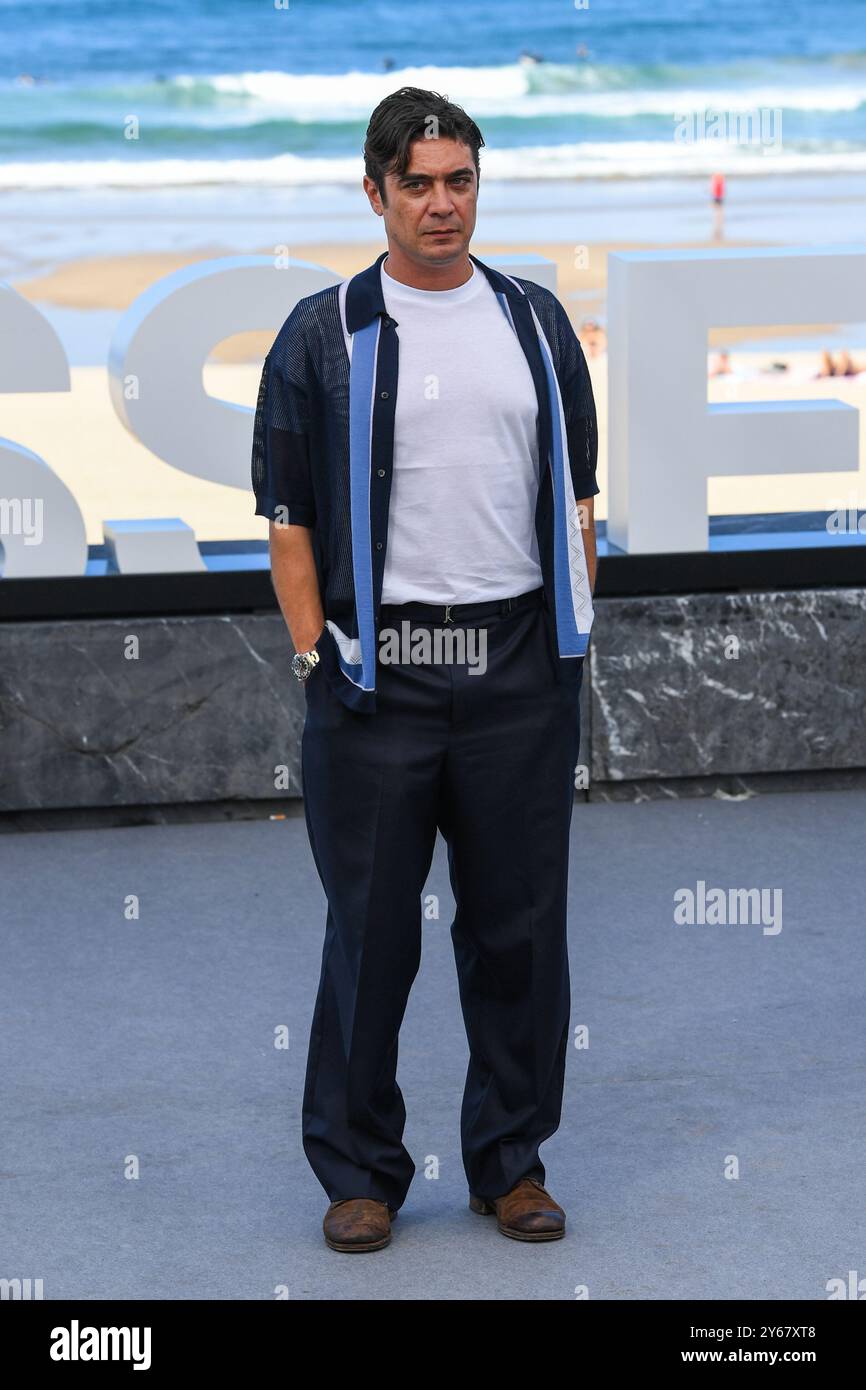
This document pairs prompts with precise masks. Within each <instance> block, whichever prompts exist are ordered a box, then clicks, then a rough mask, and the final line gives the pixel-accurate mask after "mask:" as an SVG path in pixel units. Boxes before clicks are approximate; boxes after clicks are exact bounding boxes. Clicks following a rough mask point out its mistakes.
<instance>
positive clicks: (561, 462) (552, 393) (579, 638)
mask: <svg viewBox="0 0 866 1390" xmlns="http://www.w3.org/2000/svg"><path fill="white" fill-rule="evenodd" d="M496 298H497V299H498V300H499V303H500V305H501V307H502V312H503V313H504V315H505V317H506V318H507V320H508V322H509V323H510V324H511V327H512V329H514V332H515V333H516V332H517V330H516V329H515V328H514V321H513V319H512V317H511V310H510V309H509V307H508V304H507V301H506V298H505V295H504V294H502V293H501V292H498V291H497V294H496ZM536 337H538V349H539V352H540V354H541V360H542V362H543V364H544V377H545V381H546V382H547V399H548V403H549V405H550V424H551V440H552V448H551V451H550V472H551V477H552V487H553V594H554V606H555V610H556V636H557V644H558V648H559V655H560V656H563V657H569V656H583V655H584V654H585V653H586V650H587V645H588V643H589V633H580V632H578V630H577V622H576V620H575V616H574V603H573V601H572V596H571V568H570V563H569V557H568V526H567V516H566V501H565V451H564V449H563V442H562V422H561V420H560V408H559V383H558V382H557V380H556V373H555V372H554V370H553V364H552V363H551V361H550V359H549V358H548V355H547V353H546V352H545V348H544V344H543V343H542V342H541V339H540V337H539V335H538V330H537V329H536Z"/></svg>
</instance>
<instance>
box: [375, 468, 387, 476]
mask: <svg viewBox="0 0 866 1390" xmlns="http://www.w3.org/2000/svg"><path fill="white" fill-rule="evenodd" d="M376 472H377V473H378V474H379V477H380V478H384V476H385V470H384V468H377V469H376Z"/></svg>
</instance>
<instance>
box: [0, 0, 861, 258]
mask: <svg viewBox="0 0 866 1390" xmlns="http://www.w3.org/2000/svg"><path fill="white" fill-rule="evenodd" d="M408 85H411V86H418V87H422V88H425V89H430V90H434V91H437V92H440V93H442V94H444V95H447V96H448V97H449V98H450V99H451V100H453V101H456V102H458V103H459V104H460V105H462V106H463V107H465V109H466V110H467V111H468V112H469V113H470V114H471V115H472V117H473V118H474V119H475V120H476V122H477V123H478V125H479V126H480V128H481V131H482V134H483V136H484V141H485V145H484V147H483V149H482V151H481V172H482V194H483V197H482V200H481V202H480V204H479V209H480V214H481V215H480V218H479V227H478V232H477V233H476V235H485V234H486V235H487V236H488V237H495V238H496V239H499V240H502V241H506V242H514V243H519V242H521V241H523V240H525V238H526V236H527V235H528V234H529V233H530V232H531V234H532V235H533V237H535V238H537V237H538V236H539V235H543V236H545V237H547V238H549V239H571V238H576V239H578V240H584V241H589V240H597V239H602V238H605V239H619V240H624V239H627V238H629V237H636V236H637V237H642V238H643V239H645V240H647V241H650V240H659V239H670V238H678V237H679V238H683V239H689V238H692V237H699V236H704V235H707V234H708V220H707V214H708V204H709V194H708V181H709V178H710V176H711V175H712V174H713V173H715V172H723V173H725V174H726V176H727V178H728V186H729V203H730V208H731V212H732V215H733V216H734V217H735V218H736V217H737V215H738V213H739V214H740V216H739V220H738V221H737V222H736V231H737V234H738V235H739V236H741V237H743V238H744V239H748V238H758V239H764V240H767V241H785V240H790V239H792V238H794V239H796V238H799V239H803V238H804V237H806V238H808V239H810V240H835V241H840V242H841V241H851V240H860V239H862V237H863V221H862V210H861V209H862V207H863V205H864V202H866V198H864V195H866V0H817V3H816V0H651V2H650V0H530V2H529V3H527V0H438V3H432V4H431V3H429V0H400V2H399V3H395V0H282V3H281V2H280V0H277V3H275V0H183V3H181V0H149V2H148V3H147V4H146V5H142V4H140V3H129V2H128V0H64V3H61V4H53V5H52V4H48V5H43V4H38V3H34V0H0V225H2V226H3V227H5V228H6V230H5V231H3V230H0V272H5V273H7V274H10V273H14V272H16V271H19V272H20V271H22V269H23V268H24V267H26V266H29V265H30V264H31V263H32V262H33V261H34V259H35V260H36V261H43V262H51V261H52V260H56V259H58V258H63V257H65V256H68V255H71V254H74V253H75V252H76V251H81V250H82V248H86V249H87V250H88V251H89V252H90V253H91V254H99V253H109V252H117V251H122V250H124V249H126V250H129V249H133V248H131V247H130V245H129V241H130V237H132V239H133V240H134V246H135V248H137V249H140V250H154V249H178V250H180V249H184V248H187V247H192V246H197V245H201V244H203V243H204V242H207V243H208V244H214V245H220V246H226V247H235V248H237V249H249V248H252V247H254V246H256V245H261V244H268V243H269V241H270V240H271V233H272V232H275V231H276V230H277V229H278V228H280V229H282V231H283V232H284V234H288V235H289V236H290V237H291V238H292V239H293V240H294V241H297V242H308V241H315V240H317V239H318V240H321V239H327V240H358V239H362V238H364V237H367V238H369V237H370V236H371V235H374V234H375V233H376V232H377V231H378V230H379V229H377V228H376V227H375V225H374V224H375V219H373V218H372V217H371V213H370V209H369V206H368V205H367V203H366V199H365V198H364V196H363V192H362V190H361V187H360V181H361V177H362V175H363V162H362V157H361V151H362V146H363V142H364V134H365V130H366V126H367V122H368V120H369V117H370V114H371V112H372V110H373V108H374V107H375V106H376V104H377V103H378V102H379V101H380V100H381V99H382V98H383V97H384V96H386V95H387V94H388V93H389V92H392V91H395V90H397V89H398V88H399V87H401V86H408ZM792 207H795V208H796V209H797V211H798V215H797V216H793V215H792Z"/></svg>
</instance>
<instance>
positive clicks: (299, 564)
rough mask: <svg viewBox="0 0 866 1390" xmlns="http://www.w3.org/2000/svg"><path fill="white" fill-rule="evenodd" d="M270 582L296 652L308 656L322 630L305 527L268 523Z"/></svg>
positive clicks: (309, 530)
mask: <svg viewBox="0 0 866 1390" xmlns="http://www.w3.org/2000/svg"><path fill="white" fill-rule="evenodd" d="M270 552H271V578H272V580H273V585H274V591H275V593H276V595H277V602H278V603H279V605H280V610H281V612H282V615H283V617H284V618H285V620H286V626H287V627H288V629H289V633H290V635H291V638H292V642H293V644H294V648H295V651H296V652H308V651H309V650H310V648H311V647H314V646H315V644H316V639H317V638H318V637H320V636H321V634H322V629H323V627H324V626H325V614H324V610H323V608H322V600H321V596H320V594H319V580H318V576H317V574H316V561H315V557H314V556H313V532H312V528H311V527H309V526H289V525H283V524H281V523H279V522H276V521H272V522H271V523H270Z"/></svg>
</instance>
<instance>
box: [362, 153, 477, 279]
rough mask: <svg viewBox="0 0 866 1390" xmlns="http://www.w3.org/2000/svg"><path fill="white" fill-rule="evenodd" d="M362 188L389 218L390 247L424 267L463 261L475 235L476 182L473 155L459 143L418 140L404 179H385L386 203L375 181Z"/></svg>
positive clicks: (377, 209) (393, 176) (388, 176)
mask: <svg viewBox="0 0 866 1390" xmlns="http://www.w3.org/2000/svg"><path fill="white" fill-rule="evenodd" d="M364 189H365V191H366V193H367V196H368V198H369V199H370V204H371V206H372V208H373V210H374V211H375V212H376V213H378V214H379V216H380V217H383V218H384V219H385V231H386V233H387V236H388V246H389V247H390V248H391V249H394V248H399V249H400V251H402V252H403V253H404V254H405V255H406V256H407V257H408V258H409V259H410V260H412V261H415V262H417V263H418V264H422V265H427V266H430V265H448V264H450V263H451V262H454V261H460V260H462V259H463V258H464V257H465V255H466V249H467V247H468V245H469V242H470V240H471V237H472V233H473V232H474V230H475V216H476V210H477V204H478V178H477V175H476V173H475V164H474V162H473V159H472V151H471V150H470V149H469V147H468V145H463V144H460V143H458V142H457V141H456V140H446V139H436V140H426V139H423V138H421V139H418V140H415V141H413V143H412V144H411V145H410V147H409V163H408V165H407V166H406V172H405V174H386V175H385V193H386V195H387V198H388V202H387V204H383V203H382V201H381V199H380V197H379V190H378V188H377V187H376V184H375V183H374V182H373V180H372V179H370V178H367V177H366V176H365V178H364Z"/></svg>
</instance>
